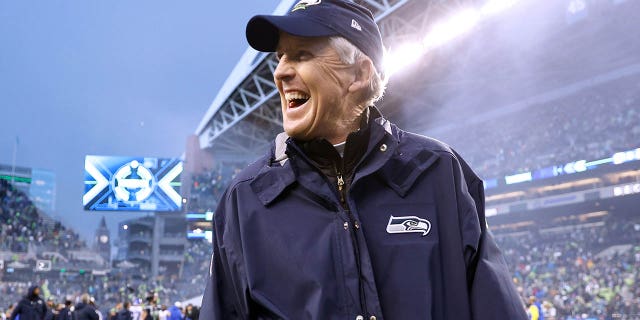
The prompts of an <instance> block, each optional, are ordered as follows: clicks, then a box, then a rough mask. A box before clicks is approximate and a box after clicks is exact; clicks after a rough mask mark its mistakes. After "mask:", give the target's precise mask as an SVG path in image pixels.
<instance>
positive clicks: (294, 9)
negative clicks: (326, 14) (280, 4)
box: [291, 0, 322, 12]
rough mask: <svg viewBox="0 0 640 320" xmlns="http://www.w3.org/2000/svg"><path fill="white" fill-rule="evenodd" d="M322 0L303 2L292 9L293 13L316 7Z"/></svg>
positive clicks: (302, 0)
mask: <svg viewBox="0 0 640 320" xmlns="http://www.w3.org/2000/svg"><path fill="white" fill-rule="evenodd" d="M320 2H322V0H301V1H299V2H298V3H296V5H295V6H294V7H293V9H291V12H294V11H296V10H305V9H306V8H307V7H308V6H314V5H316V4H320Z"/></svg>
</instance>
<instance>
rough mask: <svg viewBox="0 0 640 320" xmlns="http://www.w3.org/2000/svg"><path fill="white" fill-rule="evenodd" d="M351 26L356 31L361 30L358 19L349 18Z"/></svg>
mask: <svg viewBox="0 0 640 320" xmlns="http://www.w3.org/2000/svg"><path fill="white" fill-rule="evenodd" d="M351 28H354V29H356V30H358V31H362V27H361V26H360V24H359V23H358V21H356V19H351Z"/></svg>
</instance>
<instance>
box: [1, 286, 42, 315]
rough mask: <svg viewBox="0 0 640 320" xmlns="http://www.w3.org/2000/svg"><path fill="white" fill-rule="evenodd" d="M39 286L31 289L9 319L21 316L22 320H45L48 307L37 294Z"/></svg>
mask: <svg viewBox="0 0 640 320" xmlns="http://www.w3.org/2000/svg"><path fill="white" fill-rule="evenodd" d="M36 288H38V287H37V286H32V287H30V288H29V291H28V292H27V295H26V296H25V297H24V298H22V299H21V300H20V302H18V305H17V306H16V307H15V308H14V309H13V312H12V313H11V316H10V317H9V319H11V320H13V319H15V318H16V316H18V315H20V320H43V319H44V317H45V315H46V314H47V305H46V304H45V303H44V301H43V300H42V298H40V296H38V295H36V294H35V292H34V291H35V289H36Z"/></svg>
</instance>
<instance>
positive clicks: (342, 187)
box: [335, 161, 368, 314]
mask: <svg viewBox="0 0 640 320" xmlns="http://www.w3.org/2000/svg"><path fill="white" fill-rule="evenodd" d="M340 164H341V167H342V161H340ZM335 170H336V178H337V180H338V182H337V185H338V194H339V195H340V204H341V205H342V208H343V209H344V210H345V211H346V213H347V217H348V218H349V222H351V225H352V226H353V228H352V229H350V230H349V234H350V235H351V242H352V245H353V248H354V249H353V250H354V254H355V257H356V268H357V269H358V284H359V290H360V308H362V312H363V313H364V314H368V312H367V300H366V297H365V291H364V281H363V280H362V263H361V261H360V245H359V242H358V235H357V234H356V231H357V230H358V229H360V224H359V223H358V220H356V219H355V217H354V216H353V214H352V213H351V209H350V208H349V204H348V203H347V197H346V192H347V190H346V187H345V182H344V177H343V176H342V172H341V171H340V170H338V166H337V165H336V167H335Z"/></svg>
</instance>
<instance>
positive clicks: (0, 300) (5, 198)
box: [0, 179, 210, 319]
mask: <svg viewBox="0 0 640 320" xmlns="http://www.w3.org/2000/svg"><path fill="white" fill-rule="evenodd" d="M0 218H1V219H2V220H1V221H3V224H2V225H1V226H0V254H2V256H0V260H3V261H2V263H3V265H2V268H0V314H4V313H5V312H3V311H7V310H8V309H9V306H12V305H13V306H14V307H15V305H16V303H17V302H18V300H19V299H20V297H22V296H24V295H26V294H27V293H28V290H29V288H30V287H31V286H34V285H37V286H39V287H40V288H41V295H42V298H43V299H45V300H49V299H51V302H55V303H54V305H53V307H54V309H55V306H57V305H59V303H64V301H65V300H73V302H74V303H76V302H78V301H80V300H81V297H82V295H83V294H87V295H88V296H90V297H91V298H92V299H93V303H94V304H95V305H96V308H97V309H98V310H101V311H102V312H103V314H105V315H106V314H107V313H108V312H110V311H111V310H110V309H112V308H113V307H115V306H116V305H117V304H119V303H122V302H124V301H131V302H135V301H137V300H140V299H144V297H145V296H148V295H149V292H152V293H153V294H154V296H155V297H156V300H157V303H158V306H157V311H160V310H161V305H162V304H164V305H172V304H174V303H175V302H176V301H184V300H185V299H188V298H193V297H195V296H198V295H200V294H202V291H203V287H202V278H203V277H204V276H205V275H206V274H207V268H208V262H209V257H210V246H209V244H208V243H205V242H202V241H200V242H191V243H190V245H189V246H188V247H187V250H186V252H180V253H179V254H184V255H185V263H184V272H183V274H189V275H190V276H189V277H182V278H179V277H177V276H175V275H174V276H171V277H165V276H160V277H158V278H157V279H150V278H148V277H146V276H145V275H144V274H142V275H141V274H140V272H139V270H138V269H136V268H110V266H108V265H106V264H101V263H98V262H96V261H85V260H76V259H74V258H73V257H72V254H70V253H71V252H72V250H90V249H89V248H88V247H87V245H86V244H85V242H84V241H82V240H80V238H79V236H78V235H77V234H76V233H74V232H73V231H71V230H69V229H66V228H65V227H64V226H62V225H61V224H60V223H59V222H52V223H44V222H43V216H42V214H41V213H40V212H39V211H38V210H37V209H36V207H35V206H34V205H33V203H32V202H31V201H30V200H29V198H28V196H27V195H26V194H24V193H23V192H22V191H20V190H18V189H16V188H14V187H13V186H12V185H11V183H9V182H8V181H6V180H1V179H0ZM52 252H54V254H53V255H47V254H51V253H52ZM45 255H47V256H45ZM38 259H49V260H52V262H53V264H54V265H55V266H56V268H55V270H53V271H49V272H36V271H34V266H35V263H36V260H38ZM93 270H110V271H109V272H107V273H104V274H103V273H100V274H93V273H92V271H93ZM192 275H193V276H192ZM76 300H78V301H76ZM186 310H187V309H186V308H185V309H184V310H183V313H184V315H183V317H182V318H180V319H183V318H185V317H186V315H187V312H186ZM189 310H190V311H189V312H191V310H193V311H194V312H195V311H196V310H197V309H194V307H193V306H189ZM5 316H7V315H5ZM154 316H155V315H154ZM196 318H197V317H196ZM155 319H158V318H157V317H155ZM190 319H194V317H193V315H192V316H191V317H190Z"/></svg>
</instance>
